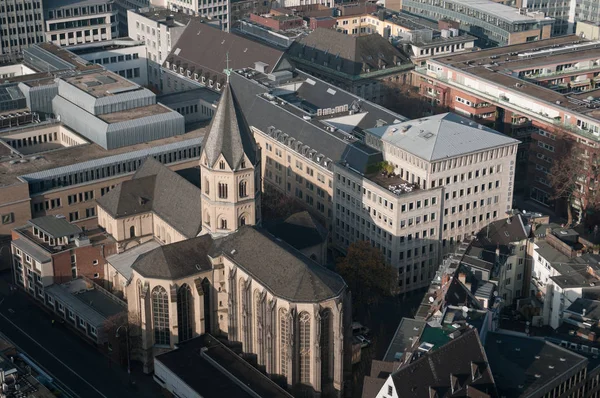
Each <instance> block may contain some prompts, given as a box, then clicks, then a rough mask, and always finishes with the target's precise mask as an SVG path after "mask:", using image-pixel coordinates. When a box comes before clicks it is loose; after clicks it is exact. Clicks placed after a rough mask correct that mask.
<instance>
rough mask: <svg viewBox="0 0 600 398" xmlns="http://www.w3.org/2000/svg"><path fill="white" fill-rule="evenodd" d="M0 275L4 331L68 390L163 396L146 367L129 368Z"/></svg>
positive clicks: (87, 395)
mask: <svg viewBox="0 0 600 398" xmlns="http://www.w3.org/2000/svg"><path fill="white" fill-rule="evenodd" d="M5 280H6V277H5V275H2V277H1V280H0V332H2V333H3V334H4V335H5V336H6V337H8V338H9V339H10V340H11V341H12V342H13V343H14V344H15V345H17V347H18V348H19V349H20V350H21V351H22V352H24V353H25V354H26V355H27V356H28V357H29V358H31V359H33V361H34V362H36V363H37V364H38V365H39V366H40V367H41V368H42V370H44V371H45V372H47V373H48V374H49V375H50V376H52V377H53V378H54V379H55V380H56V381H57V384H58V385H59V386H60V387H63V388H64V390H66V392H67V393H68V394H69V395H71V396H73V397H74V398H76V397H81V398H120V397H123V398H129V397H160V396H162V394H161V389H160V386H159V385H158V384H157V383H156V382H155V381H154V380H153V379H152V377H151V376H148V375H144V374H143V373H142V372H141V369H137V368H136V367H134V368H133V370H132V375H131V377H132V381H133V383H131V384H130V383H129V379H128V376H127V371H126V370H125V369H123V368H121V367H120V366H119V365H117V364H115V363H112V364H111V363H109V361H108V359H107V357H105V356H104V355H103V354H102V353H100V352H99V351H98V350H97V349H96V348H95V347H93V346H92V345H90V344H88V343H86V342H85V341H83V340H82V338H80V337H79V336H77V335H76V334H75V332H73V331H71V330H68V329H67V328H66V327H65V326H64V325H61V324H59V323H56V324H55V325H54V326H52V317H51V315H50V314H48V313H46V312H45V311H44V310H42V309H41V308H39V307H38V306H37V305H36V304H35V303H33V302H32V301H31V300H30V298H29V297H27V296H26V294H25V293H24V292H21V291H17V292H14V293H13V294H9V293H8V291H7V290H8V289H7V284H6V282H5Z"/></svg>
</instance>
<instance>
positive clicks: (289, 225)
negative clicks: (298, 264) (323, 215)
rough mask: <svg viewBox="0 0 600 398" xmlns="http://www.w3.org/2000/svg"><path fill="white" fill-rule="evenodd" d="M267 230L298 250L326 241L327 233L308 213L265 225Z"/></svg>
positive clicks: (300, 213)
mask: <svg viewBox="0 0 600 398" xmlns="http://www.w3.org/2000/svg"><path fill="white" fill-rule="evenodd" d="M266 228H267V230H268V231H269V232H270V233H272V234H273V235H275V236H276V237H278V238H279V239H282V240H284V241H285V242H286V243H288V244H289V245H291V246H293V247H294V248H296V249H298V250H302V249H306V248H307V247H312V246H316V245H320V244H321V243H323V242H326V241H327V235H328V234H329V232H328V231H327V228H325V227H324V226H323V225H321V223H320V222H319V221H318V220H317V219H316V218H315V217H314V216H312V215H311V214H310V213H309V212H308V211H301V212H298V213H294V214H292V215H291V216H289V217H288V218H286V219H285V220H279V221H276V222H273V223H271V224H269V225H266Z"/></svg>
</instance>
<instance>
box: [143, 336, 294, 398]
mask: <svg viewBox="0 0 600 398" xmlns="http://www.w3.org/2000/svg"><path fill="white" fill-rule="evenodd" d="M178 347H179V348H177V349H175V350H172V351H169V352H167V353H164V354H161V355H157V356H156V357H155V358H154V361H156V362H159V363H161V364H162V365H163V366H164V367H165V368H167V369H168V370H169V371H170V372H171V373H173V374H174V375H175V376H176V377H177V378H179V379H180V380H182V381H183V382H184V383H185V384H187V385H188V386H189V387H190V388H191V389H192V390H194V391H195V392H196V393H197V394H199V395H201V396H202V397H205V398H221V397H229V398H246V397H248V398H250V397H256V396H259V397H269V398H291V397H292V396H291V395H290V394H289V393H287V392H286V391H285V390H284V389H282V388H281V387H279V386H278V385H277V384H275V383H274V382H273V381H272V380H270V379H269V377H268V376H267V375H265V374H264V373H261V372H260V371H259V370H258V369H256V368H254V367H253V366H252V365H250V364H249V363H248V362H246V361H245V360H244V359H243V358H242V357H241V356H240V355H238V354H236V353H235V352H233V351H232V350H230V349H229V348H227V347H226V346H225V345H224V344H223V343H221V342H220V341H219V340H217V339H216V338H214V337H213V336H211V335H210V334H203V335H201V336H198V337H195V338H193V339H191V340H188V341H185V342H182V343H180V344H178Z"/></svg>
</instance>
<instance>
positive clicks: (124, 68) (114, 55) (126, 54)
mask: <svg viewBox="0 0 600 398" xmlns="http://www.w3.org/2000/svg"><path fill="white" fill-rule="evenodd" d="M115 44H118V41H116V42H115ZM77 48H86V46H78V47H77ZM79 56H80V57H81V58H83V59H85V60H87V61H90V62H94V63H97V64H100V65H103V66H104V67H105V68H106V69H108V70H109V71H111V72H115V73H117V74H119V75H121V76H123V77H125V78H127V79H129V80H131V81H133V82H135V83H137V84H139V85H140V86H147V85H148V59H147V50H146V46H145V45H144V44H143V43H142V42H139V44H138V45H132V46H130V47H115V48H111V49H104V48H98V51H94V52H89V53H85V54H80V55H79ZM115 61H116V62H115ZM136 69H137V70H139V76H138V77H135V73H133V77H131V78H130V77H128V76H129V75H128V73H130V72H129V70H131V71H135V70H136Z"/></svg>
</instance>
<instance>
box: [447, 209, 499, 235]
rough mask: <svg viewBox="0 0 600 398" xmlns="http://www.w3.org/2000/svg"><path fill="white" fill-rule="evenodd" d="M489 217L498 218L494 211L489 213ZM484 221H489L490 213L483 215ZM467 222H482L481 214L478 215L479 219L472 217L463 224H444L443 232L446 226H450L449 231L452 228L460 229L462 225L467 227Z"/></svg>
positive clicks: (457, 222)
mask: <svg viewBox="0 0 600 398" xmlns="http://www.w3.org/2000/svg"><path fill="white" fill-rule="evenodd" d="M491 217H492V218H496V217H498V212H497V211H496V210H494V211H493V212H492V213H491ZM485 219H486V221H489V220H490V213H489V212H487V213H485ZM469 220H470V222H471V224H475V223H477V222H482V221H483V214H480V215H479V219H478V218H477V216H472V217H471V218H470V219H469V217H467V218H465V221H464V224H463V220H458V221H452V222H450V223H449V224H448V223H446V224H444V227H443V230H444V231H447V230H448V226H450V230H453V229H454V228H461V227H462V226H463V225H465V226H467V225H469Z"/></svg>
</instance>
